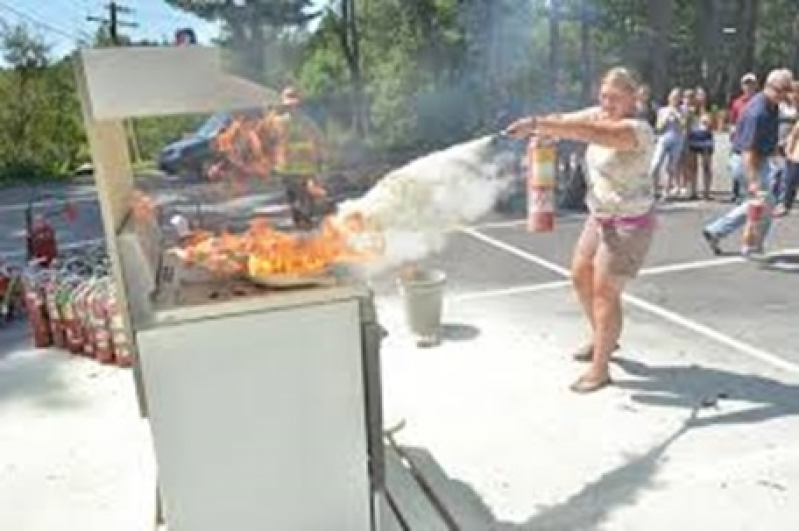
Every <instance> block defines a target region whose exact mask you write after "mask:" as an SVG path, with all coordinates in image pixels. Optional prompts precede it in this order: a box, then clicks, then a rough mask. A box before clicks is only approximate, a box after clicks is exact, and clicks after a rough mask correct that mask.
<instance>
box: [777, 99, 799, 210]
mask: <svg viewBox="0 0 799 531" xmlns="http://www.w3.org/2000/svg"><path fill="white" fill-rule="evenodd" d="M797 85H799V84H798V83H794V86H793V91H794V92H793V97H794V98H795V99H799V86H797ZM784 182H785V185H784V191H783V194H782V203H781V205H778V206H777V208H779V207H780V206H781V207H782V209H781V210H782V215H787V214H789V213H790V212H791V209H792V208H793V204H794V201H795V200H796V191H797V188H799V121H797V122H795V123H794V125H793V127H792V128H791V130H790V132H789V133H788V135H787V138H786V139H785V174H784ZM775 215H777V213H776V212H775Z"/></svg>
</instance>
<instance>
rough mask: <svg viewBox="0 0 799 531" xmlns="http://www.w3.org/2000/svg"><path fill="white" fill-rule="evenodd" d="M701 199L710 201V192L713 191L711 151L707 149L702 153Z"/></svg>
mask: <svg viewBox="0 0 799 531" xmlns="http://www.w3.org/2000/svg"><path fill="white" fill-rule="evenodd" d="M701 160H702V197H703V199H705V200H709V199H710V192H711V191H712V190H713V149H708V150H706V151H705V152H704V153H702V159H701Z"/></svg>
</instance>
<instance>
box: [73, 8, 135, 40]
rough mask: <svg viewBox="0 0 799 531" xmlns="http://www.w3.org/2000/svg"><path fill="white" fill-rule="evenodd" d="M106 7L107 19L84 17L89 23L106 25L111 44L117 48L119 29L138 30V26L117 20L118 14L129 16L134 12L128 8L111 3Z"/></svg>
mask: <svg viewBox="0 0 799 531" xmlns="http://www.w3.org/2000/svg"><path fill="white" fill-rule="evenodd" d="M106 7H107V8H108V18H103V17H94V16H89V17H86V20H88V21H89V22H99V23H100V24H104V25H107V26H108V30H109V33H110V35H111V42H112V43H114V45H115V46H118V45H119V28H138V27H139V25H138V24H136V23H135V22H128V21H125V20H120V19H119V15H120V14H124V15H130V14H132V13H133V12H134V11H133V9H131V8H130V7H127V6H124V5H121V4H118V3H117V2H113V1H112V2H109V3H108V4H106Z"/></svg>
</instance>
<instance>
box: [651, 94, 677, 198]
mask: <svg viewBox="0 0 799 531" xmlns="http://www.w3.org/2000/svg"><path fill="white" fill-rule="evenodd" d="M681 99H682V91H681V90H680V89H679V88H674V89H672V90H671V92H669V97H668V100H667V102H666V105H664V106H663V107H661V108H660V109H658V113H657V121H656V125H655V131H656V133H657V134H658V140H657V145H656V146H655V155H654V158H653V159H652V184H653V187H654V190H655V196H656V197H660V196H661V195H663V196H668V195H669V194H671V193H672V191H673V190H675V189H676V186H677V178H678V170H679V165H680V158H681V157H682V150H683V144H684V143H685V122H684V116H683V113H682V111H681V110H680V102H681ZM664 169H665V171H666V185H665V186H662V178H661V175H662V172H663V170H664Z"/></svg>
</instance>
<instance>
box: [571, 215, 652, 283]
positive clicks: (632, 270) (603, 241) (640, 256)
mask: <svg viewBox="0 0 799 531" xmlns="http://www.w3.org/2000/svg"><path fill="white" fill-rule="evenodd" d="M655 226H656V222H655V217H654V215H653V214H648V215H646V216H641V217H636V218H614V219H603V220H600V219H598V218H596V217H595V216H593V215H592V216H589V217H588V219H587V220H586V222H585V227H584V228H583V233H582V234H581V235H580V239H579V240H578V241H577V247H576V250H575V252H576V253H577V254H579V255H580V256H582V257H585V258H588V259H590V260H592V262H593V264H594V267H595V268H598V269H600V270H603V271H606V272H607V273H608V274H610V275H613V276H618V277H627V278H635V277H636V276H637V275H638V272H639V271H640V270H641V267H642V266H643V265H644V261H645V260H646V256H647V254H648V253H649V248H650V246H651V245H652V237H653V235H654V232H655Z"/></svg>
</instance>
